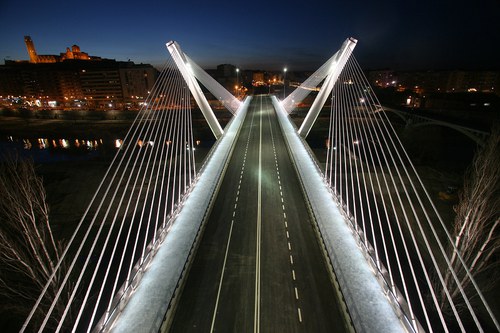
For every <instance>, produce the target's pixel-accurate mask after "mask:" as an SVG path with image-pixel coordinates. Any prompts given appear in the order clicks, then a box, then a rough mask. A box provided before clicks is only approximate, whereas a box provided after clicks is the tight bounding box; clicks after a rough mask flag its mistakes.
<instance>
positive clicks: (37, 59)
mask: <svg viewBox="0 0 500 333" xmlns="http://www.w3.org/2000/svg"><path fill="white" fill-rule="evenodd" d="M24 43H25V44H26V48H27V49H28V55H29V57H30V60H29V61H30V63H32V64H47V63H54V62H62V61H65V60H70V59H78V60H100V59H101V58H100V57H91V56H89V55H88V54H87V53H85V52H82V51H81V50H80V47H79V46H78V45H73V46H72V47H71V49H70V48H69V47H67V48H66V52H64V53H60V54H59V55H54V54H45V55H39V54H38V53H37V52H36V48H35V43H34V42H33V40H32V39H31V37H30V36H24Z"/></svg>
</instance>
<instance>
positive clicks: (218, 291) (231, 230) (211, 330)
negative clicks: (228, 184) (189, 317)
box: [210, 213, 234, 332]
mask: <svg viewBox="0 0 500 333" xmlns="http://www.w3.org/2000/svg"><path fill="white" fill-rule="evenodd" d="M233 216H234V213H233ZM233 224H234V220H231V227H230V228H229V237H228V238H227V245H226V253H225V255H224V264H222V272H221V276H220V280H219V288H218V290H217V298H216V299H215V308H214V314H213V316H212V325H211V326H210V332H213V331H214V325H215V317H216V316H217V307H218V306H219V297H220V291H221V288H222V280H224V271H225V269H226V261H227V254H228V252H229V244H231V236H232V234H233Z"/></svg>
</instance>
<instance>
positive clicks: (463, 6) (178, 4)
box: [0, 0, 500, 70]
mask: <svg viewBox="0 0 500 333" xmlns="http://www.w3.org/2000/svg"><path fill="white" fill-rule="evenodd" d="M499 4H500V1H498V0H486V1H483V0H476V1H465V2H464V1H448V0H444V1H443V0H421V1H411V0H400V1H375V0H372V1H356V0H353V1H334V0H321V1H314V0H309V1H306V0H303V1H295V0H287V1H286V0H268V1H262V0H255V1H245V2H241V1H221V0H200V1H198V0H179V1H172V0H163V1H150V0H144V1H134V2H130V1H125V0H124V1H116V2H114V1H106V0H101V1H96V0H82V1H78V2H76V1H59V0H55V1H52V0H47V1H33V0H24V1H19V0H15V1H13V0H0V62H2V59H11V60H17V59H28V55H27V52H26V47H25V44H24V40H23V36H24V35H30V36H31V37H32V39H33V41H34V43H35V46H36V48H37V52H38V54H59V53H61V52H64V51H65V49H66V47H68V46H69V47H70V46H71V45H73V44H77V45H79V46H80V48H81V50H82V51H83V52H87V53H89V54H90V55H93V56H101V57H104V58H111V59H116V60H128V59H130V60H132V61H134V62H136V63H140V62H143V63H151V64H153V65H155V66H160V65H161V64H162V63H164V61H165V59H166V57H167V56H168V53H167V50H166V48H165V43H166V42H168V41H169V40H176V41H178V42H179V44H180V45H181V47H182V49H183V51H184V52H185V53H187V54H188V55H189V56H190V57H191V58H193V60H195V61H196V62H197V63H199V64H200V65H201V66H202V67H204V68H215V66H216V65H218V64H222V63H231V64H234V65H236V66H239V67H241V68H243V69H245V68H246V69H275V70H279V69H282V68H283V67H284V66H285V65H286V66H287V67H288V68H289V70H294V69H296V70H304V69H316V68H317V67H318V66H320V65H321V64H322V63H323V62H324V61H325V60H326V59H328V58H329V57H330V56H331V55H332V54H333V53H334V52H335V51H336V50H337V49H338V48H339V47H340V45H341V44H342V42H343V41H344V40H345V39H346V38H347V37H354V38H356V39H358V45H357V47H356V49H355V51H354V54H355V57H356V58H357V59H358V61H359V62H360V64H361V66H362V67H364V68H367V69H379V68H391V69H500V64H499V62H500V61H499V59H500V45H499V42H500V37H499V34H500V23H499V22H500V5H499Z"/></svg>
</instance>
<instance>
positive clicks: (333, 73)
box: [282, 38, 358, 138]
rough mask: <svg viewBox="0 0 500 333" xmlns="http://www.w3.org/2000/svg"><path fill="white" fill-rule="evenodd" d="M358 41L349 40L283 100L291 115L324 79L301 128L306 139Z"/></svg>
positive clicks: (300, 132)
mask: <svg viewBox="0 0 500 333" xmlns="http://www.w3.org/2000/svg"><path fill="white" fill-rule="evenodd" d="M357 42H358V41H357V40H356V39H354V38H347V39H346V40H345V41H344V43H343V44H342V46H341V47H340V50H338V51H337V52H336V53H335V54H334V55H333V56H332V57H331V58H330V59H328V60H327V61H326V62H325V63H324V64H323V65H322V66H321V67H320V68H319V69H318V70H317V71H316V72H314V73H313V74H312V75H311V77H310V78H309V79H307V80H306V81H304V83H302V84H301V85H300V86H299V87H298V88H297V89H296V90H295V91H294V92H293V93H292V94H290V95H289V96H288V97H287V98H286V99H285V100H283V102H282V105H283V107H284V108H285V110H287V112H288V113H290V112H291V111H292V110H293V109H294V108H295V105H296V104H298V103H300V102H301V101H302V100H303V99H304V98H305V97H306V96H307V95H308V94H309V93H310V92H311V91H312V90H313V88H314V87H316V86H317V85H318V84H319V83H320V82H321V81H322V80H323V79H325V77H326V79H325V81H324V82H323V85H322V86H321V89H320V91H319V93H318V96H316V98H315V99H314V102H313V104H312V105H311V108H310V109H309V111H308V112H307V115H306V117H305V119H304V122H303V123H302V125H301V126H300V128H299V131H298V133H299V135H301V136H302V137H304V138H305V137H306V136H307V134H309V131H310V130H311V128H312V126H313V125H314V122H315V121H316V119H317V118H318V115H319V113H320V111H321V109H322V108H323V106H324V105H325V102H326V99H327V98H328V96H329V94H330V93H331V91H332V89H333V86H334V85H335V82H337V79H338V77H339V75H340V73H341V72H342V70H343V69H344V66H345V64H346V62H347V60H348V59H349V57H350V56H351V54H352V51H353V50H354V47H356V43H357Z"/></svg>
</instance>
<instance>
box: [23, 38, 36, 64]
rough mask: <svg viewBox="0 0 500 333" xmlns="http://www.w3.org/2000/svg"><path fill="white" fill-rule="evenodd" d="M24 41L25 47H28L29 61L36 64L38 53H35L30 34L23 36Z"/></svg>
mask: <svg viewBox="0 0 500 333" xmlns="http://www.w3.org/2000/svg"><path fill="white" fill-rule="evenodd" d="M24 43H26V48H27V49H28V54H29V56H30V62H31V63H34V64H36V63H37V62H38V55H37V54H36V49H35V44H34V43H33V40H32V39H31V37H30V36H24Z"/></svg>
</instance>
